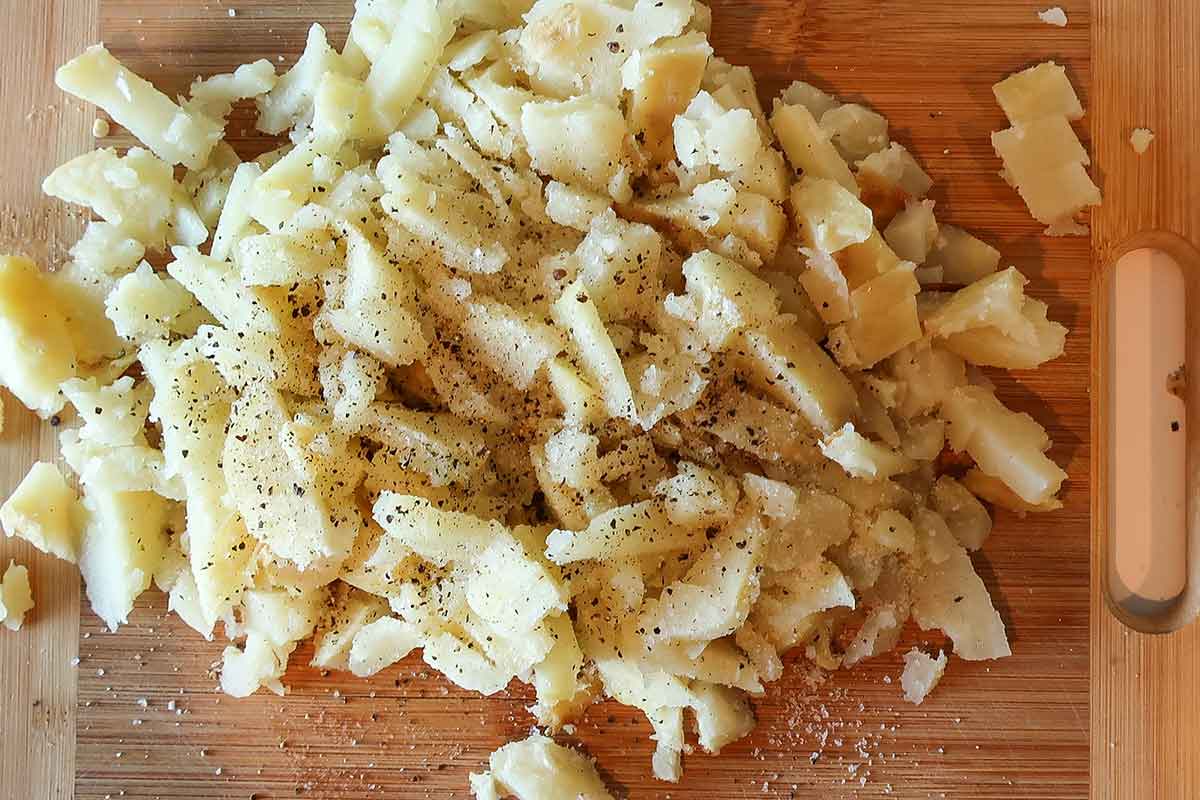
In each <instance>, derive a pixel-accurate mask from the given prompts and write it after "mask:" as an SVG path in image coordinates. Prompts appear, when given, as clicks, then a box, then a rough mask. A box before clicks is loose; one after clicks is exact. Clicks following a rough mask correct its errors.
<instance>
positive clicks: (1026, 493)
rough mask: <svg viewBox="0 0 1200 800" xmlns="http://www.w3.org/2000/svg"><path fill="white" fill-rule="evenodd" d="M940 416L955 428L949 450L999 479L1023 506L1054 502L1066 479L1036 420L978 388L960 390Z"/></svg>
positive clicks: (953, 395) (952, 429)
mask: <svg viewBox="0 0 1200 800" xmlns="http://www.w3.org/2000/svg"><path fill="white" fill-rule="evenodd" d="M941 416H942V418H943V419H945V420H946V422H947V423H949V425H950V445H951V447H953V448H954V449H955V450H958V451H960V452H961V451H965V452H967V453H969V454H970V456H971V457H972V458H973V459H975V463H976V464H978V465H979V468H980V469H981V470H983V472H984V473H986V474H988V475H990V476H992V477H994V478H997V479H998V480H1000V481H1002V482H1003V483H1004V484H1006V485H1007V486H1008V488H1010V489H1011V490H1012V491H1013V492H1014V493H1016V495H1017V496H1018V497H1020V498H1021V499H1022V500H1023V501H1024V502H1026V503H1028V504H1030V505H1033V506H1038V505H1041V504H1043V503H1047V502H1049V501H1052V500H1053V499H1054V497H1055V495H1056V494H1057V493H1058V490H1059V488H1060V487H1061V486H1062V482H1063V481H1064V480H1066V477H1067V474H1066V473H1065V472H1063V471H1062V469H1061V468H1059V466H1058V465H1057V464H1055V463H1054V462H1053V461H1051V460H1050V459H1049V458H1047V457H1046V455H1045V450H1046V449H1047V448H1048V447H1049V446H1050V438H1049V437H1048V436H1047V435H1046V430H1045V429H1044V428H1043V427H1042V426H1041V425H1039V424H1038V423H1037V422H1036V421H1035V420H1034V419H1033V417H1031V416H1029V415H1028V414H1024V413H1017V412H1015V411H1011V410H1009V409H1008V408H1005V406H1004V404H1002V403H1001V402H1000V401H999V400H998V399H997V398H996V396H995V395H994V394H992V393H991V392H989V391H987V390H986V389H983V388H981V387H978V386H966V387H962V388H958V389H955V390H954V391H953V392H952V393H951V394H950V396H949V397H948V398H947V400H946V402H945V404H943V407H942V412H941Z"/></svg>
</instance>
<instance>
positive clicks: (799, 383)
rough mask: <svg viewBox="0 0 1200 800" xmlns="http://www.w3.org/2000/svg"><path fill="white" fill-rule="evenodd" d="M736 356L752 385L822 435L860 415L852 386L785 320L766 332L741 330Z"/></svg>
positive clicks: (810, 340)
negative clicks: (797, 413)
mask: <svg viewBox="0 0 1200 800" xmlns="http://www.w3.org/2000/svg"><path fill="white" fill-rule="evenodd" d="M735 351H736V353H737V355H738V356H739V358H740V359H741V361H742V363H743V364H744V366H745V368H746V370H747V372H748V374H749V377H750V380H751V382H752V383H754V384H756V385H757V386H758V388H759V389H760V390H761V391H763V392H765V393H766V394H768V395H769V396H771V397H773V398H775V399H776V400H778V401H779V402H780V403H781V404H783V405H784V406H785V407H787V408H790V409H792V410H794V411H798V412H799V413H801V414H802V415H804V417H805V418H806V419H808V421H809V422H810V423H811V424H812V425H813V427H815V428H817V429H818V430H820V431H822V432H824V433H832V432H833V431H835V430H837V429H838V428H840V427H841V426H842V425H844V424H845V423H846V422H847V421H848V420H849V419H850V418H851V417H852V416H854V414H856V413H857V411H858V397H857V395H856V394H855V392H854V387H853V386H852V385H851V384H850V381H849V380H848V379H847V378H846V376H845V375H843V374H842V372H841V370H839V369H838V368H837V366H836V365H835V364H834V363H833V360H832V359H830V358H829V356H828V355H826V354H825V351H823V350H822V349H821V348H820V346H819V345H818V344H817V343H816V342H814V341H813V340H812V339H810V338H809V337H808V334H806V333H804V332H803V331H802V330H800V329H799V328H797V327H795V325H794V324H791V321H790V320H789V319H787V318H786V317H780V318H779V319H778V320H777V321H776V322H775V323H773V324H771V325H770V326H769V327H764V328H759V329H755V330H747V331H744V332H743V333H742V334H741V340H740V341H739V342H738V343H737V344H736V345H735Z"/></svg>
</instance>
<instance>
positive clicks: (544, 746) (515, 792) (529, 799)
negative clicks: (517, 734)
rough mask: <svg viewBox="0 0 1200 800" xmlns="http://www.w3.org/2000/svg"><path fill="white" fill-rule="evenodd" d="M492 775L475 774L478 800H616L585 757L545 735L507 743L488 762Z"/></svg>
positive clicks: (472, 779) (475, 790)
mask: <svg viewBox="0 0 1200 800" xmlns="http://www.w3.org/2000/svg"><path fill="white" fill-rule="evenodd" d="M488 763H489V766H490V767H491V771H490V772H485V773H482V774H472V775H471V791H472V792H474V794H475V797H476V798H477V800H498V799H499V798H500V797H505V796H509V795H511V796H513V797H516V798H517V799H518V800H559V799H560V798H566V797H571V798H577V800H612V795H611V794H609V793H608V790H607V789H605V788H604V782H603V781H601V780H600V776H599V774H597V772H596V767H595V766H594V765H593V764H592V762H591V761H589V760H588V759H587V758H586V757H585V756H583V755H582V754H580V753H578V752H576V751H575V750H571V749H569V748H566V747H563V746H561V745H558V744H555V743H554V741H553V740H552V739H549V738H547V737H545V736H537V735H535V736H530V737H529V738H528V739H525V740H523V741H520V742H513V743H511V744H506V745H505V746H504V747H501V748H500V749H499V750H497V751H496V752H494V753H492V755H491V758H490V759H489V760H488Z"/></svg>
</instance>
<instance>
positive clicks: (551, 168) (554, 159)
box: [521, 97, 630, 201]
mask: <svg viewBox="0 0 1200 800" xmlns="http://www.w3.org/2000/svg"><path fill="white" fill-rule="evenodd" d="M521 132H522V134H523V135H524V137H525V141H526V144H527V146H528V148H529V156H530V158H531V159H532V162H533V168H534V169H535V170H537V171H538V172H541V173H544V174H547V175H549V176H551V177H552V178H554V179H555V180H558V181H562V182H563V183H567V184H580V185H582V186H584V187H586V188H588V189H591V190H592V191H595V192H599V193H602V194H607V195H610V196H611V197H613V198H614V199H616V200H619V201H626V200H628V199H629V197H630V189H629V181H628V175H625V176H624V177H622V173H623V160H624V141H625V120H624V118H623V117H622V116H621V113H620V112H619V111H617V110H616V109H614V108H612V107H611V106H609V105H607V104H605V103H602V102H601V101H599V100H596V99H593V98H587V97H579V98H575V99H573V100H565V101H554V100H548V101H544V102H533V103H526V104H525V106H524V107H523V108H522V109H521Z"/></svg>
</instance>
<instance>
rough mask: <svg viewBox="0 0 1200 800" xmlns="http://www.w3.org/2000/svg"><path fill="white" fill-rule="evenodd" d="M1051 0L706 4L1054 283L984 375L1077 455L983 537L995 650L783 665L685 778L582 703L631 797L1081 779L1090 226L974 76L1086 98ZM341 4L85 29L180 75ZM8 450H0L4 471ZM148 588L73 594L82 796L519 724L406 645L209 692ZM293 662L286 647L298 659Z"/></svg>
mask: <svg viewBox="0 0 1200 800" xmlns="http://www.w3.org/2000/svg"><path fill="white" fill-rule="evenodd" d="M1061 4H1062V5H1063V6H1064V8H1065V9H1066V11H1067V13H1068V15H1069V17H1070V20H1071V22H1070V25H1069V26H1068V27H1067V28H1066V29H1058V28H1052V27H1049V26H1046V25H1043V24H1041V23H1040V22H1038V20H1037V17H1036V11H1037V10H1039V9H1040V8H1041V7H1043V4H1041V3H1038V2H1013V0H972V1H971V2H963V3H955V4H947V3H944V2H941V1H940V0H916V1H915V2H909V3H905V4H903V7H902V8H901V6H900V5H899V4H880V3H875V2H867V1H866V0H809V2H795V1H794V0H758V1H757V2H753V3H749V2H738V1H737V0H721V2H715V3H714V12H715V17H716V20H717V22H716V26H715V29H714V32H713V41H714V45H715V46H716V48H717V52H718V53H719V54H721V55H722V56H724V57H725V58H727V59H728V60H730V61H732V62H734V63H742V64H749V65H750V66H751V67H752V68H753V69H754V71H755V74H756V75H757V76H758V77H759V80H760V87H761V89H762V93H763V94H764V96H769V95H771V94H773V93H775V92H776V91H777V90H778V89H779V88H781V87H782V86H784V85H786V83H788V82H789V81H790V80H792V79H794V78H800V77H803V78H805V79H807V80H811V81H813V82H816V83H818V84H820V85H822V86H823V87H825V88H827V89H830V90H834V91H837V92H838V93H841V94H843V95H845V96H847V97H852V98H862V99H863V100H865V101H866V102H868V103H870V104H871V105H872V106H874V107H875V108H877V109H878V110H879V111H881V112H882V113H884V114H885V115H887V116H888V118H889V119H890V120H891V124H892V136H893V138H895V139H896V140H898V141H900V142H902V143H904V144H905V145H906V146H908V147H909V148H910V149H911V150H913V151H914V152H915V153H916V154H917V155H918V157H919V158H920V159H921V160H922V161H923V162H924V164H925V165H926V167H927V169H928V171H929V173H930V174H931V175H932V176H933V177H934V179H935V180H936V181H937V186H936V188H935V191H934V194H933V196H934V198H935V199H936V200H937V201H938V213H939V217H940V218H941V219H943V220H945V221H948V222H952V223H955V224H959V225H962V226H964V227H967V228H969V229H972V230H974V231H976V232H977V233H978V234H979V235H980V236H982V237H984V238H985V239H988V240H989V241H991V242H993V243H995V244H996V245H997V246H998V247H999V248H1000V249H1001V250H1002V252H1003V253H1004V254H1005V259H1006V263H1012V264H1015V265H1016V266H1018V267H1020V268H1021V269H1022V270H1023V271H1024V272H1026V274H1028V275H1029V276H1030V277H1031V279H1032V282H1031V286H1030V289H1031V291H1032V292H1033V293H1034V294H1036V295H1037V296H1039V297H1042V298H1043V299H1045V300H1046V301H1047V302H1048V303H1049V304H1050V309H1051V314H1052V316H1053V317H1054V318H1055V319H1059V320H1061V321H1063V322H1064V323H1066V324H1068V325H1069V326H1070V327H1071V329H1072V335H1071V337H1070V339H1069V340H1068V349H1067V354H1066V356H1065V357H1064V358H1062V359H1059V360H1058V361H1056V362H1054V363H1053V364H1051V365H1048V366H1047V367H1046V368H1044V369H1043V370H1039V371H1038V372H1037V373H1030V374H1020V375H1016V376H1013V377H1011V378H1009V377H1005V378H1003V379H1001V380H1000V381H999V383H1000V389H1001V393H1002V395H1003V396H1004V398H1005V399H1006V400H1007V401H1009V402H1010V403H1012V404H1013V405H1015V406H1016V407H1018V408H1021V409H1024V410H1028V411H1030V413H1032V414H1034V415H1035V416H1037V417H1038V418H1039V419H1041V420H1043V421H1044V422H1046V423H1047V426H1048V428H1049V430H1050V433H1051V435H1052V436H1053V438H1054V440H1055V442H1056V445H1055V449H1054V451H1053V452H1052V455H1053V456H1054V457H1055V459H1056V460H1058V461H1059V462H1060V463H1063V464H1065V465H1066V466H1067V469H1068V473H1069V476H1070V477H1069V483H1068V485H1067V488H1066V493H1065V495H1064V502H1065V506H1066V507H1065V508H1064V510H1062V511H1061V512H1058V513H1056V514H1054V515H1050V516H1040V517H1031V518H1028V519H1024V520H1020V519H1017V518H1016V517H1014V516H1012V515H1008V514H1004V513H1001V514H999V515H998V517H997V525H996V529H995V532H994V534H993V536H992V538H991V540H990V541H989V542H988V544H987V546H986V547H985V548H984V550H983V551H982V553H981V554H980V555H979V557H978V559H977V564H978V566H979V568H980V572H981V574H982V575H983V576H984V578H985V580H986V582H987V583H988V586H989V588H990V589H991V590H992V592H993V594H994V596H995V597H996V598H997V605H998V607H999V608H1000V609H1001V613H1002V614H1003V616H1004V618H1005V621H1006V623H1007V625H1008V627H1009V631H1010V635H1011V638H1012V641H1013V650H1014V655H1013V657H1012V658H1010V659H1005V660H1003V661H1000V662H996V663H994V664H983V663H967V662H962V661H957V660H956V661H953V662H952V664H951V666H950V669H949V670H948V673H947V675H946V678H945V679H944V680H943V682H942V684H941V686H940V687H939V690H938V691H937V692H936V693H935V694H934V696H933V697H931V698H930V699H929V700H927V701H926V703H925V704H924V705H922V706H920V707H919V708H917V707H913V706H910V705H907V704H904V703H903V702H902V701H901V700H900V690H899V686H898V682H897V681H896V680H895V678H896V676H898V674H899V668H900V667H899V659H898V658H896V657H892V656H889V657H884V658H880V659H876V660H873V661H871V662H869V663H867V664H865V665H863V667H862V668H861V669H858V670H856V671H854V672H851V673H845V674H840V673H839V674H837V675H835V676H832V677H830V678H829V679H828V680H826V681H825V682H824V683H820V684H819V685H818V684H817V683H816V681H815V679H813V678H812V676H810V675H808V674H807V673H806V672H805V671H804V670H803V668H802V665H794V666H793V667H792V668H791V669H790V670H789V672H788V675H787V677H785V678H784V680H782V681H781V682H780V683H778V684H776V685H775V686H773V687H771V690H770V691H769V692H768V694H767V696H766V697H765V698H763V699H762V700H760V701H758V702H757V704H756V707H757V711H758V715H759V718H760V725H759V728H758V730H757V731H756V732H755V734H754V736H753V737H751V738H750V739H749V740H747V741H745V742H741V743H738V744H736V745H734V746H731V747H729V748H727V750H726V751H725V752H724V753H722V755H721V756H720V757H718V758H710V757H706V756H702V755H700V754H696V755H693V756H690V757H687V758H686V759H685V775H684V781H683V783H682V784H680V785H678V786H667V785H664V784H659V783H655V782H654V781H653V780H652V779H651V778H650V774H649V758H650V753H651V750H652V748H653V745H652V743H651V742H650V741H648V735H649V729H648V727H647V726H646V725H645V724H644V723H643V722H641V721H640V720H639V719H638V717H637V715H636V713H635V712H631V711H629V710H626V709H621V708H619V707H617V706H616V705H614V704H604V705H600V706H596V707H594V708H593V709H591V710H590V711H589V713H588V715H587V718H586V720H585V721H584V722H582V723H581V724H580V725H579V726H578V729H577V732H576V735H575V736H574V737H564V739H565V740H571V741H577V742H579V743H581V744H582V745H583V746H585V747H586V748H587V750H588V751H589V752H590V753H591V754H592V755H593V756H595V757H597V758H598V760H599V763H600V765H601V767H602V769H603V770H604V771H605V775H606V777H607V778H608V779H609V780H610V781H611V784H612V786H614V788H616V789H618V790H619V791H620V793H621V794H622V795H624V796H628V797H631V798H666V797H688V798H699V799H700V800H716V798H722V799H726V798H750V797H755V798H758V797H768V798H770V797H774V798H789V797H814V796H816V797H831V798H836V797H880V796H888V795H890V796H898V797H905V798H909V797H913V798H924V797H938V796H941V795H942V794H945V795H946V796H952V797H958V798H969V799H970V800H982V799H983V798H1013V797H1025V798H1079V797H1083V796H1085V795H1086V794H1087V786H1088V737H1087V731H1088V705H1087V700H1088V691H1087V686H1088V684H1087V679H1088V602H1089V594H1088V542H1089V489H1088V487H1089V475H1090V469H1091V467H1090V447H1089V442H1090V438H1089V437H1090V432H1089V404H1088V403H1089V401H1088V394H1087V385H1088V380H1089V370H1090V361H1089V358H1090V329H1089V325H1088V322H1089V319H1090V294H1089V287H1090V284H1089V281H1090V272H1089V268H1088V265H1089V243H1088V242H1087V241H1086V240H1084V239H1066V240H1063V239H1053V240H1051V239H1045V238H1043V237H1041V236H1040V235H1039V234H1040V226H1038V225H1037V224H1036V223H1034V222H1033V221H1032V220H1031V219H1030V218H1029V216H1028V214H1027V213H1026V211H1025V210H1024V207H1023V205H1022V204H1021V202H1020V200H1019V198H1017V196H1016V195H1015V193H1013V192H1012V191H1011V190H1010V189H1008V187H1007V186H1005V185H1004V184H1003V182H1002V181H1001V180H1000V179H999V178H998V177H997V174H996V173H997V171H998V169H999V166H1000V165H999V163H998V161H997V159H996V158H995V156H994V154H993V153H992V150H991V147H990V145H989V142H988V134H989V132H990V131H992V130H995V129H998V128H999V127H1002V126H1003V125H1004V124H1005V122H1004V118H1003V115H1002V114H1001V112H1000V110H999V108H998V107H997V106H996V104H995V102H994V100H993V99H992V96H991V92H990V88H989V87H990V85H991V84H992V83H993V82H995V81H996V80H998V79H1000V78H1001V77H1003V76H1004V75H1006V74H1008V73H1009V72H1012V71H1013V70H1015V69H1018V68H1021V67H1024V66H1027V65H1029V64H1031V63H1034V62H1036V61H1041V60H1044V59H1046V58H1054V59H1055V60H1057V61H1059V62H1060V63H1065V64H1066V65H1067V66H1068V68H1069V70H1070V73H1071V77H1072V79H1073V80H1074V82H1075V84H1076V86H1077V87H1078V88H1079V90H1080V93H1081V95H1082V96H1083V97H1084V98H1085V102H1086V100H1087V99H1088V96H1089V95H1090V87H1091V62H1090V59H1089V49H1090V38H1089V17H1090V13H1089V4H1088V0H1070V2H1063V3H1061ZM231 6H232V7H235V8H236V10H237V15H236V16H235V17H232V18H231V17H229V16H228V14H227V11H228V8H229V7H231ZM350 7H351V3H349V2H309V3H305V4H304V6H303V12H302V13H301V12H298V11H297V4H295V3H291V2H282V0H244V1H242V2H237V3H230V2H225V3H221V2H217V1H216V0H206V2H201V1H200V0H192V1H191V2H179V1H178V0H170V1H168V0H103V1H102V3H101V6H100V14H101V27H100V33H101V36H102V37H103V39H104V41H105V42H106V43H108V45H109V46H110V47H111V48H112V49H113V50H114V52H116V54H117V55H118V56H119V57H121V58H122V59H124V60H126V61H127V62H128V63H129V64H130V65H131V66H133V67H135V68H137V69H138V70H140V71H142V72H143V73H144V74H145V75H146V76H147V77H149V78H151V79H152V80H154V81H155V82H157V83H159V84H160V85H162V86H163V87H164V88H167V89H170V90H176V91H177V90H180V89H182V88H183V87H185V86H186V84H187V83H189V82H190V81H191V79H192V78H193V77H195V75H196V74H197V73H201V74H207V73H211V72H215V71H221V70H226V69H229V68H230V67H231V66H233V65H235V64H237V63H241V62H242V61H247V60H251V59H254V58H259V57H269V58H275V57H276V56H279V55H282V56H283V58H284V63H285V64H286V63H289V62H290V61H292V60H294V58H295V57H296V55H297V54H298V53H299V51H300V48H301V46H302V43H303V34H304V31H305V29H306V28H307V25H308V21H309V20H311V19H316V20H320V21H322V22H323V23H326V24H327V27H328V28H329V30H330V33H331V38H332V39H334V40H340V38H341V36H342V35H343V34H344V31H345V26H346V22H347V20H348V15H349V13H350ZM45 74H46V75H48V71H47V72H46V73H45ZM39 80H41V79H39ZM5 102H6V103H7V102H8V101H7V100H6V101H5ZM251 127H252V126H251V125H250V119H249V118H248V117H244V116H239V117H235V119H234V120H233V122H232V126H231V132H232V139H233V140H234V143H235V145H236V146H237V147H238V148H239V149H240V150H242V151H243V152H244V153H246V152H253V151H254V150H255V149H256V148H257V147H260V146H261V145H259V144H256V141H255V139H254V137H253V135H252V134H249V133H247V132H246V131H247V130H248V129H249V128H251ZM117 141H120V140H117ZM80 144H82V143H80ZM5 441H11V439H10V434H5ZM15 461H20V459H15ZM25 466H26V464H25V463H12V464H7V463H6V464H5V469H6V470H7V471H6V473H5V479H6V480H9V481H11V480H13V479H15V477H16V476H17V475H18V474H19V473H21V472H22V471H23V469H24V467H25ZM72 580H74V579H72ZM73 585H74V584H73ZM144 600H145V602H144V604H143V605H142V606H140V607H139V610H138V611H137V613H136V614H135V616H134V619H133V622H132V624H131V625H129V626H128V627H126V628H123V629H122V631H121V632H120V633H118V634H115V635H111V634H107V633H104V632H103V630H102V628H101V626H100V624H99V622H98V621H97V620H96V619H95V618H94V617H93V616H92V615H91V614H90V613H89V612H86V611H85V613H84V616H83V621H82V633H83V636H84V637H86V638H83V639H82V640H81V641H80V642H79V648H80V649H79V653H80V655H81V657H82V658H83V663H82V664H81V666H80V670H79V702H80V706H79V709H78V723H77V724H78V750H77V756H76V768H77V776H76V782H75V788H76V794H77V796H78V797H81V798H102V797H104V796H105V795H106V794H112V795H113V796H114V797H115V796H117V793H118V792H119V791H124V792H125V793H126V794H125V795H124V796H125V797H128V798H133V797H137V798H150V797H163V798H210V797H211V798H217V797H222V798H223V797H242V798H244V797H247V796H254V797H261V798H265V797H294V796H303V797H328V798H333V797H339V798H358V797H363V798H366V797H382V796H395V797H430V798H448V797H465V796H466V795H467V792H466V774H467V772H468V771H470V770H472V769H478V768H479V766H480V765H482V764H483V763H484V761H485V759H486V757H487V754H488V753H489V752H490V751H491V750H492V749H494V748H495V747H497V746H499V745H500V744H503V743H504V742H505V741H506V740H508V739H511V738H513V737H517V736H522V735H524V734H525V733H526V732H527V731H528V730H529V727H530V725H531V718H530V716H529V715H528V714H527V712H525V711H524V706H525V705H527V704H528V702H529V695H528V693H527V691H526V690H525V689H524V688H522V687H517V686H515V685H514V687H512V689H511V691H510V692H508V693H504V694H503V695H501V696H499V697H494V698H489V699H484V698H479V697H476V696H474V695H471V694H470V693H466V692H462V691H460V690H458V689H456V688H455V687H453V686H450V685H449V684H447V683H446V682H445V681H443V680H441V679H440V678H438V677H437V676H435V675H432V674H431V673H430V672H429V670H428V669H427V668H426V667H425V666H424V665H423V664H421V662H420V661H418V660H416V659H410V660H408V661H406V662H404V663H403V664H401V665H399V666H397V667H395V668H393V669H390V670H388V671H386V672H385V673H383V674H381V675H379V676H376V677H375V678H374V679H373V680H371V681H366V682H364V681H355V680H350V679H347V678H345V677H342V676H336V675H333V676H327V677H326V676H321V675H320V674H318V673H315V672H314V671H312V670H310V669H308V668H305V667H302V666H295V667H293V668H292V669H291V670H290V671H289V674H288V676H287V683H288V684H289V686H290V687H291V692H290V694H289V696H288V697H287V698H286V699H280V698H276V697H274V696H270V695H257V696H255V697H252V698H249V699H247V700H243V701H236V700H233V699H231V698H226V697H222V696H221V695H220V694H219V693H218V692H217V691H216V689H215V681H214V680H213V678H212V675H211V674H210V672H209V667H210V665H211V664H212V663H213V662H214V661H216V660H218V659H219V658H220V651H221V648H222V646H223V645H222V643H220V642H212V643H208V642H204V641H202V640H200V639H199V638H198V637H197V636H196V635H195V634H194V633H192V632H190V631H188V630H187V629H185V628H183V627H182V626H181V625H179V624H178V623H176V622H175V621H173V620H172V619H168V618H166V617H165V612H164V610H163V604H162V601H161V598H159V597H156V596H153V595H147V596H146V597H145V598H144ZM41 622H42V620H39V623H41ZM917 641H920V642H926V643H939V642H940V640H939V639H938V638H937V637H934V636H930V635H927V634H922V633H920V632H919V631H910V632H909V635H908V636H907V637H906V639H905V645H904V647H905V649H907V646H909V645H910V644H911V643H913V642H917ZM70 644H73V642H70ZM38 657H39V658H40V655H39V656H38ZM306 660H307V659H306V652H305V651H303V650H302V651H300V652H299V653H297V655H296V656H295V657H294V658H293V663H294V664H302V663H303V662H305V661H306ZM101 671H103V672H102V674H101ZM5 674H7V673H5ZM143 699H144V700H145V706H144V707H143V706H142V705H140V704H139V702H138V701H139V700H143ZM6 703H7V698H6ZM171 704H173V705H171ZM135 721H136V722H137V723H138V724H135ZM5 730H6V731H7V730H8V728H7V726H6V728H5ZM6 744H7V742H6ZM6 749H7V747H6ZM859 749H861V750H862V752H863V753H865V754H866V755H865V756H864V755H862V754H860V753H858V752H856V751H857V750H859ZM201 751H203V754H201ZM813 754H816V756H815V759H814V757H813ZM218 770H219V772H218ZM9 774H12V773H9V772H7V771H6V773H5V775H9Z"/></svg>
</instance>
